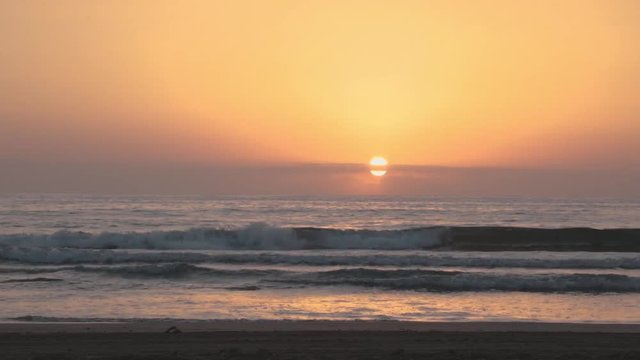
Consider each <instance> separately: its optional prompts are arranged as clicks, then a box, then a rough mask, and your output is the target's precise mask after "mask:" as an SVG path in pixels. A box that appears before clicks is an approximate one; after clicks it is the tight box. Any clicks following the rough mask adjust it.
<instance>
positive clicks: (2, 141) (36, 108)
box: [0, 0, 640, 168]
mask: <svg viewBox="0 0 640 360" xmlns="http://www.w3.org/2000/svg"><path fill="white" fill-rule="evenodd" d="M638 19H640V2H637V1H634V0H626V1H625V0H618V1H616V0H614V1H610V0H608V1H605V0H602V1H590V0H579V1H578V0H576V1H571V0H562V1H558V0H553V1H517V0H513V1H499V0H495V1H449V0H443V1H425V0H422V1H408V0H407V1H375V0H362V1H355V0H339V1H331V0H318V1H300V0H290V1H289V0H278V1H244V0H233V1H159V0H157V1H156V0H149V1H124V0H123V1H116V0H113V1H84V0H78V1H69V0H58V1H44V0H43V1H22V0H8V1H2V2H1V3H0V125H1V131H0V159H17V160H37V161H63V162H64V161H68V162H83V163H96V162H97V163H100V162H102V163H146V164H157V163H162V162H170V163H185V164H206V165H211V164H221V163H232V164H233V163H288V162H296V163H300V162H301V163H307V162H309V163H318V162H319V163H363V162H366V161H368V159H369V158H370V157H371V156H372V155H384V156H386V157H387V158H388V159H389V160H390V162H391V163H392V164H425V165H447V166H474V167H475V166H480V167H482V166H510V167H514V166H515V167H538V168H540V167H541V168H547V167H550V168H600V167H615V168H625V167H632V166H640V160H639V158H640V156H638V154H640V141H638V139H639V138H640V115H638V114H640V112H639V111H640V95H639V94H640V66H638V64H640V41H638V39H640V21H638Z"/></svg>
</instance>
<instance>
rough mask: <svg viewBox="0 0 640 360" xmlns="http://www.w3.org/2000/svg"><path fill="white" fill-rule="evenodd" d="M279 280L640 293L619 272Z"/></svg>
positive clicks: (415, 273) (378, 273)
mask: <svg viewBox="0 0 640 360" xmlns="http://www.w3.org/2000/svg"><path fill="white" fill-rule="evenodd" d="M277 281H278V282H284V283H288V284H298V285H308V286H310V285H313V286H337V285H350V286H364V287H372V288H383V289H391V290H418V291H448V292H452V291H489V290H496V291H524V292H587V293H604V292H616V293H638V292H640V278H638V277H631V276H626V275H617V274H527V275H521V274H509V275H505V274H495V273H477V272H461V271H433V270H377V269H363V268H357V269H341V270H334V271H327V272H322V273H313V274H309V275H307V274H305V275H303V276H299V277H291V278H283V279H278V280H277Z"/></svg>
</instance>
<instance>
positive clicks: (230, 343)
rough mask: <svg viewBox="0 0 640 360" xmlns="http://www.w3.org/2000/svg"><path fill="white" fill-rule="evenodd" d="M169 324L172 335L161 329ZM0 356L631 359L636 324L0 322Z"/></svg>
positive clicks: (639, 353) (639, 330)
mask: <svg viewBox="0 0 640 360" xmlns="http://www.w3.org/2000/svg"><path fill="white" fill-rule="evenodd" d="M172 326H176V327H177V328H178V329H180V330H181V332H180V333H165V330H167V329H168V328H170V327H172ZM0 333H2V334H1V336H0V349H1V350H2V358H3V359H49V360H54V359H638V358H640V326H639V325H617V324H548V323H547V324H545V323H412V322H395V321H353V322H349V321H211V322H164V321H158V322H139V323H6V324H0Z"/></svg>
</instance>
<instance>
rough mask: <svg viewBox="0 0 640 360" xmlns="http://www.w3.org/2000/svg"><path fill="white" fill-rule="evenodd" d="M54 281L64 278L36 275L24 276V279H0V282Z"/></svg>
mask: <svg viewBox="0 0 640 360" xmlns="http://www.w3.org/2000/svg"><path fill="white" fill-rule="evenodd" d="M56 281H64V280H62V279H57V278H46V277H37V278H26V279H9V280H4V281H0V283H3V284H10V283H31V282H56Z"/></svg>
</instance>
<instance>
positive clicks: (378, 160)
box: [369, 156, 389, 166]
mask: <svg viewBox="0 0 640 360" xmlns="http://www.w3.org/2000/svg"><path fill="white" fill-rule="evenodd" d="M369 165H371V166H387V165H389V162H388V161H387V159H385V158H383V157H382V156H374V157H372V158H371V160H369Z"/></svg>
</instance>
